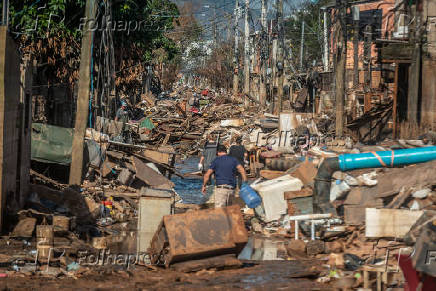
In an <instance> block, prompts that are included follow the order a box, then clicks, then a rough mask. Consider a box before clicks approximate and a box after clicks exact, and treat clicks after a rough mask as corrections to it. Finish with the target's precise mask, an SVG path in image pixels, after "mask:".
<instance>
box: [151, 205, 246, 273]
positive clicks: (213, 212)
mask: <svg viewBox="0 0 436 291" xmlns="http://www.w3.org/2000/svg"><path fill="white" fill-rule="evenodd" d="M163 240H165V241H163ZM247 240H248V233H247V230H246V229H245V225H244V220H243V218H242V214H241V211H240V209H239V207H238V206H237V205H235V206H230V207H226V208H217V209H208V210H199V211H191V212H187V213H183V214H175V215H167V216H164V218H163V222H162V224H161V225H160V227H159V229H158V231H157V232H156V234H155V235H154V237H153V240H152V242H151V248H150V257H151V260H152V263H156V264H164V265H166V266H167V267H168V266H169V265H170V264H172V263H175V262H180V261H185V260H190V259H201V258H205V257H210V256H216V255H223V254H231V253H233V254H236V253H238V252H239V251H240V250H241V249H242V248H243V247H244V245H245V243H246V242H247Z"/></svg>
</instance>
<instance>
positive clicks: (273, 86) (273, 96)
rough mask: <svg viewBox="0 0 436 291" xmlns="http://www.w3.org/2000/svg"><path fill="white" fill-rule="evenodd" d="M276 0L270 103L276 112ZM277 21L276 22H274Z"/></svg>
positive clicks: (272, 23)
mask: <svg viewBox="0 0 436 291" xmlns="http://www.w3.org/2000/svg"><path fill="white" fill-rule="evenodd" d="M277 1H278V0H276V1H275V3H274V5H273V7H274V19H275V20H271V34H272V41H271V43H272V47H271V83H270V87H271V105H270V112H271V113H273V112H274V107H275V102H276V100H275V99H276V93H277V92H276V88H277V23H278V18H277V4H278V2H277ZM274 21H275V23H274Z"/></svg>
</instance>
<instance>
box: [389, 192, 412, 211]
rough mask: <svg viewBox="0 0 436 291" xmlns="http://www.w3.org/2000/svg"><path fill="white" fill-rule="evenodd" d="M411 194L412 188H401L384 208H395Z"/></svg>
mask: <svg viewBox="0 0 436 291" xmlns="http://www.w3.org/2000/svg"><path fill="white" fill-rule="evenodd" d="M410 194H412V189H407V190H406V189H405V188H404V187H403V188H401V190H400V193H399V194H398V195H397V196H395V197H394V199H393V200H392V201H391V202H390V203H389V204H388V205H386V208H391V209H397V208H400V207H401V205H403V203H404V202H405V201H406V199H407V198H408V197H409V196H410Z"/></svg>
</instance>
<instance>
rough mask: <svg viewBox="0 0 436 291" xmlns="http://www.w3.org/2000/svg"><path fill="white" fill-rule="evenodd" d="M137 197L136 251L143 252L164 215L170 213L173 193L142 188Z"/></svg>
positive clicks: (148, 245)
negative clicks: (139, 196) (138, 197)
mask: <svg viewBox="0 0 436 291" xmlns="http://www.w3.org/2000/svg"><path fill="white" fill-rule="evenodd" d="M141 195H142V196H143V197H141V198H140V199H139V217H138V236H137V252H138V253H144V252H146V251H147V249H148V248H149V247H150V242H151V240H152V238H153V235H154V233H155V232H156V230H157V229H158V227H159V223H160V222H161V220H162V218H163V217H164V216H165V215H169V214H171V208H172V205H173V202H174V201H173V200H174V198H173V194H172V193H171V192H169V191H164V190H156V189H151V188H142V190H141Z"/></svg>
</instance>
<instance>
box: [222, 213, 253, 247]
mask: <svg viewBox="0 0 436 291" xmlns="http://www.w3.org/2000/svg"><path fill="white" fill-rule="evenodd" d="M224 209H225V210H226V211H227V214H228V217H229V222H230V226H231V228H232V235H233V241H234V242H235V244H236V246H237V249H238V252H239V251H241V250H242V249H243V248H244V246H245V244H246V243H247V240H248V232H247V229H246V228H245V223H244V218H243V217H242V215H241V209H240V208H239V205H233V206H229V207H226V208H224Z"/></svg>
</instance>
